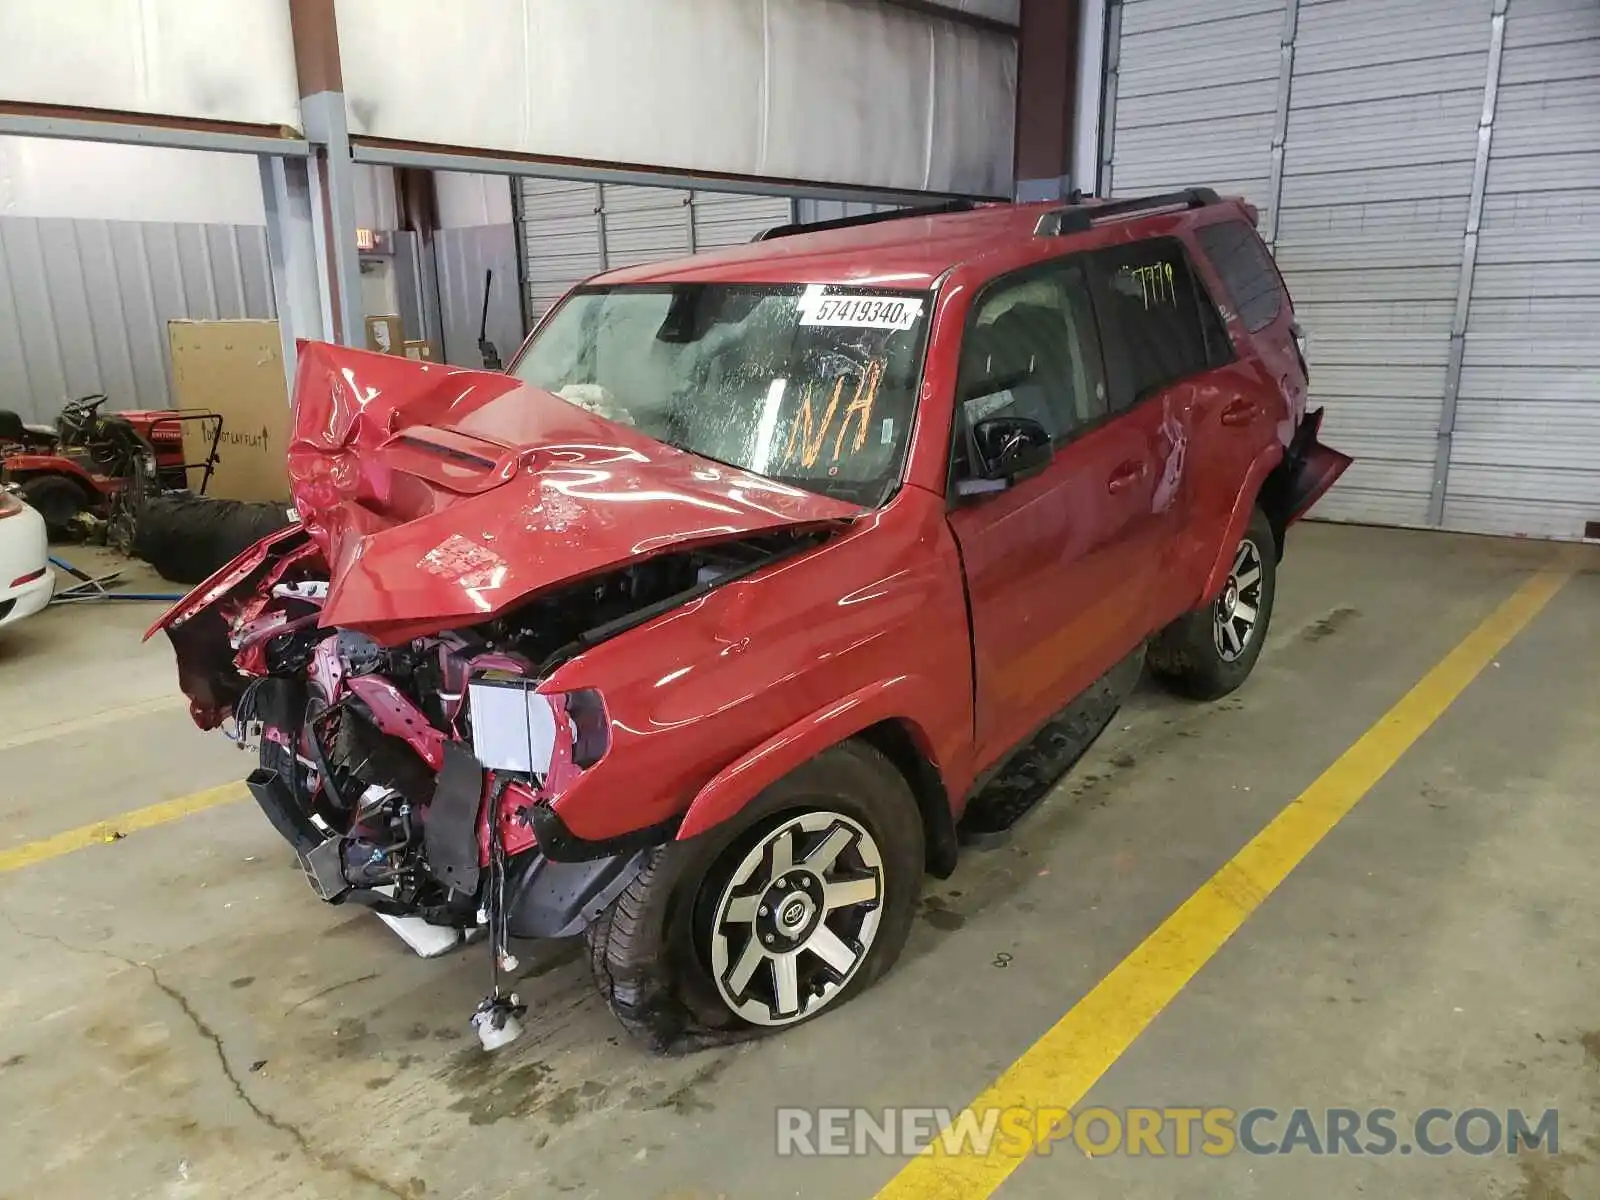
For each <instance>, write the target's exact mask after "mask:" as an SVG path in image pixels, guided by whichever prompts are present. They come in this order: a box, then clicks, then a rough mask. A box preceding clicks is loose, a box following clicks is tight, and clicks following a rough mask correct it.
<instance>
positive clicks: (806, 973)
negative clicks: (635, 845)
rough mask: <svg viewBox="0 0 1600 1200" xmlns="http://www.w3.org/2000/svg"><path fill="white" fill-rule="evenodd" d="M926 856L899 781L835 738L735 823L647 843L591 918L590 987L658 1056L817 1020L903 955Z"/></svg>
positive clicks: (864, 752) (884, 762)
mask: <svg viewBox="0 0 1600 1200" xmlns="http://www.w3.org/2000/svg"><path fill="white" fill-rule="evenodd" d="M830 851H831V853H830ZM923 862H924V859H923V829H922V818H921V815H920V814H919V812H918V810H917V804H916V799H915V798H914V796H913V795H912V793H911V789H910V787H909V786H908V785H907V783H906V781H905V778H904V777H903V776H902V775H901V774H900V772H899V771H898V770H896V769H895V767H894V765H893V764H892V763H890V761H889V760H888V759H887V758H886V757H884V755H883V754H881V753H880V752H879V751H877V750H876V749H874V748H873V747H871V746H868V745H866V744H865V743H863V742H855V741H852V742H846V743H843V744H841V745H838V746H835V747H833V748H831V749H829V750H826V751H824V752H823V753H822V754H820V755H818V756H817V757H816V758H814V759H811V760H810V761H808V762H806V763H803V764H801V765H800V766H799V767H797V768H795V770H793V771H792V772H790V773H789V774H788V775H786V776H784V778H782V779H780V780H778V781H777V782H776V783H774V784H772V785H771V786H770V787H768V788H767V789H766V790H765V791H764V792H762V793H761V795H759V796H758V797H756V799H755V800H753V801H752V802H751V803H750V804H749V805H748V806H747V807H746V809H745V810H744V811H743V812H741V813H740V814H739V816H738V817H737V818H735V819H734V820H731V821H728V822H726V823H724V824H722V825H719V826H717V827H716V828H714V829H712V830H710V831H708V832H707V833H705V834H704V835H702V836H700V837H696V838H693V839H690V840H689V841H685V842H670V843H668V844H667V845H664V846H659V847H656V848H655V849H653V850H651V851H650V852H649V855H648V857H647V859H646V862H645V864H644V868H643V870H642V871H641V872H640V873H639V876H638V877H637V878H636V879H635V880H634V881H633V883H632V884H630V885H629V887H628V888H627V890H626V891H624V892H623V893H622V895H620V896H619V897H618V898H617V899H616V900H615V901H614V902H613V903H612V905H611V906H610V908H608V909H607V910H606V911H605V912H604V913H602V914H601V915H600V917H599V918H597V919H596V920H595V922H594V923H593V924H592V925H591V926H590V927H589V931H588V939H589V952H590V964H591V967H592V968H593V971H594V980H595V986H596V987H597V988H599V990H600V994H601V996H602V997H603V998H604V999H605V1001H606V1003H607V1005H609V1006H610V1008H611V1011H612V1013H613V1014H615V1016H616V1017H617V1020H618V1021H620V1022H621V1023H622V1026H623V1028H624V1029H626V1030H627V1031H628V1033H629V1034H630V1035H631V1036H633V1037H634V1038H635V1039H637V1040H638V1041H640V1042H642V1043H643V1044H644V1045H645V1046H647V1047H648V1048H650V1049H651V1050H654V1051H656V1052H659V1053H682V1052H684V1051H688V1050H694V1049H698V1048H702V1047H706V1046H715V1045H724V1044H727V1043H729V1042H735V1041H741V1040H744V1039H747V1038H751V1037H756V1036H759V1035H760V1034H763V1033H769V1032H772V1031H774V1030H776V1029H779V1028H788V1027H789V1026H791V1025H797V1024H799V1023H801V1022H802V1021H807V1020H811V1019H812V1018H813V1017H815V1016H817V1015H819V1014H820V1013H822V1012H826V1011H831V1010H832V1009H834V1008H837V1007H838V1006H839V1005H840V1004H843V1003H845V1002H846V1001H848V1000H849V999H850V998H852V997H853V996H855V995H857V994H858V993H859V992H861V991H862V989H864V988H866V987H869V986H871V984H872V983H873V982H874V981H875V980H877V979H878V978H879V977H881V976H882V975H883V974H884V973H885V972H886V971H887V970H888V969H889V968H890V967H891V966H892V965H893V964H894V962H895V960H896V959H897V958H898V957H899V955H900V951H901V950H902V949H903V948H904V946H905V942H906V938H907V937H908V936H909V934H910V931H911V921H912V917H913V915H914V909H915V905H916V901H917V896H918V894H919V892H920V891H921V887H922V872H923ZM786 863H787V864H789V865H788V867H785V865H784V864H786ZM873 879H875V882H876V887H875V888H874V887H873V886H872V882H871V880H873ZM857 897H860V898H857ZM747 959H748V960H749V961H748V962H747V961H746V960H747ZM780 960H782V961H781V962H780ZM752 1018H754V1019H752Z"/></svg>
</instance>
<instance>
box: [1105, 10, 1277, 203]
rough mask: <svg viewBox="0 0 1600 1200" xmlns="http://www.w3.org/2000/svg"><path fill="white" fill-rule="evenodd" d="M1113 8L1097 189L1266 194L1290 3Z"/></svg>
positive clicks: (1116, 192) (1260, 196)
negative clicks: (1111, 68) (1105, 135)
mask: <svg viewBox="0 0 1600 1200" xmlns="http://www.w3.org/2000/svg"><path fill="white" fill-rule="evenodd" d="M1118 7H1119V9H1120V12H1119V13H1117V14H1115V15H1114V17H1113V20H1114V21H1115V22H1116V25H1117V28H1119V30H1120V33H1119V36H1118V40H1117V46H1116V47H1115V52H1114V54H1113V55H1112V60H1111V61H1112V62H1113V63H1114V64H1115V72H1114V84H1113V85H1112V90H1113V92H1114V95H1113V96H1111V97H1109V98H1108V102H1109V104H1110V105H1111V106H1112V107H1113V110H1114V113H1115V124H1114V128H1113V130H1112V131H1111V136H1110V138H1109V139H1108V141H1109V146H1108V147H1107V149H1108V150H1109V155H1108V161H1107V162H1106V163H1105V164H1104V167H1103V169H1102V172H1101V179H1100V187H1099V190H1100V191H1101V192H1103V193H1109V194H1114V195H1132V194H1137V193H1139V192H1158V191H1166V190H1171V189H1173V188H1179V187H1186V186H1188V185H1190V184H1198V183H1206V184H1210V185H1212V186H1214V187H1217V188H1218V189H1220V190H1225V191H1228V192H1232V193H1242V194H1244V195H1246V196H1249V197H1250V198H1251V199H1252V200H1254V201H1256V202H1258V203H1261V202H1263V201H1264V199H1265V193H1266V190H1267V182H1268V178H1269V175H1270V172H1271V163H1272V150H1271V147H1272V130H1273V120H1274V114H1275V113H1276V110H1277V95H1278V76H1279V60H1280V53H1279V50H1280V45H1281V42H1282V33H1283V25H1284V7H1283V0H1127V2H1126V3H1124V4H1122V5H1120V6H1118Z"/></svg>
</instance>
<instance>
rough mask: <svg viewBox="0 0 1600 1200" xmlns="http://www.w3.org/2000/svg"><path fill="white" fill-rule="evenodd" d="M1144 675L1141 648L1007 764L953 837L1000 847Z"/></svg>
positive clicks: (978, 794) (981, 790) (976, 796)
mask: <svg viewBox="0 0 1600 1200" xmlns="http://www.w3.org/2000/svg"><path fill="white" fill-rule="evenodd" d="M1143 671H1144V647H1143V646H1140V647H1139V649H1138V650H1136V651H1135V652H1134V653H1132V654H1130V655H1129V656H1128V657H1127V658H1125V659H1123V660H1122V661H1121V662H1119V663H1118V664H1117V665H1116V666H1114V667H1112V668H1111V670H1109V671H1107V672H1106V673H1105V674H1104V675H1102V676H1101V677H1100V678H1099V679H1097V680H1095V681H1094V683H1093V684H1091V685H1090V686H1089V688H1088V689H1087V690H1086V691H1085V692H1084V693H1083V694H1082V695H1081V696H1079V697H1078V698H1077V699H1076V700H1074V701H1073V702H1072V703H1071V704H1069V705H1067V707H1065V708H1063V709H1062V710H1061V711H1060V712H1058V713H1056V715H1055V716H1053V717H1051V718H1050V720H1049V721H1047V722H1046V723H1045V724H1044V726H1043V727H1042V728H1041V729H1040V730H1039V732H1037V733H1036V734H1034V735H1033V737H1032V738H1031V739H1029V740H1028V741H1027V742H1024V743H1023V744H1022V745H1021V746H1019V747H1018V748H1017V749H1016V750H1015V751H1013V752H1012V753H1011V755H1010V756H1009V757H1008V758H1006V759H1005V760H1004V761H1003V762H1002V763H1001V765H1000V767H999V769H998V770H996V771H995V772H994V773H993V774H992V775H990V777H989V778H988V779H987V780H986V781H985V782H984V783H983V784H982V786H981V787H979V789H978V791H977V792H976V794H974V795H973V797H972V799H971V800H970V801H968V803H967V809H966V812H965V813H964V814H963V815H962V817H961V824H960V825H958V826H957V827H956V835H957V837H958V838H959V839H960V841H961V844H962V845H964V846H972V847H975V848H977V849H988V848H991V847H993V846H997V845H1001V844H1003V843H1004V842H1005V841H1006V840H1007V839H1008V836H1009V833H1010V830H1011V829H1012V827H1013V826H1015V825H1016V823H1017V822H1018V821H1020V820H1022V818H1023V817H1024V816H1026V815H1027V814H1028V813H1030V812H1032V811H1033V809H1034V808H1035V807H1036V806H1037V805H1038V803H1039V801H1041V800H1043V799H1044V798H1045V797H1046V796H1048V795H1049V794H1050V792H1051V789H1053V788H1054V787H1055V785H1056V784H1057V783H1059V782H1060V781H1061V778H1062V777H1063V776H1064V775H1066V773H1067V772H1068V771H1070V770H1071V769H1072V766H1073V764H1074V763H1076V762H1077V761H1078V759H1080V758H1082V757H1083V754H1084V752H1085V751H1086V750H1088V749H1089V747H1090V746H1092V745H1093V744H1094V742H1095V739H1096V738H1098V737H1099V736H1100V734H1101V733H1102V732H1104V730H1105V727H1106V726H1107V725H1109V724H1111V718H1112V717H1114V716H1116V715H1117V710H1118V709H1119V708H1121V707H1122V702H1123V701H1124V700H1126V699H1127V698H1128V694H1129V693H1130V692H1132V691H1133V689H1134V685H1135V684H1137V683H1138V682H1139V676H1140V675H1141V674H1142V673H1143Z"/></svg>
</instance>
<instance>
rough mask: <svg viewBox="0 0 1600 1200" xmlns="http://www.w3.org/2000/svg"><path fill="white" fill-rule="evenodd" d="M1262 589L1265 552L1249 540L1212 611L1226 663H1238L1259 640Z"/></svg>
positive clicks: (1219, 650)
mask: <svg viewBox="0 0 1600 1200" xmlns="http://www.w3.org/2000/svg"><path fill="white" fill-rule="evenodd" d="M1261 587H1262V572H1261V550H1260V548H1259V547H1258V546H1257V545H1256V544H1255V542H1254V541H1253V540H1252V539H1251V538H1249V537H1246V538H1245V539H1244V540H1243V541H1242V542H1240V543H1239V550H1238V553H1236V554H1235V555H1234V557H1233V569H1232V570H1231V571H1229V572H1228V582H1227V583H1226V584H1224V585H1223V588H1222V594H1221V595H1220V596H1218V597H1217V600H1216V604H1215V605H1214V606H1213V607H1212V638H1213V640H1214V641H1215V643H1216V647H1217V653H1218V654H1219V655H1220V656H1221V657H1222V661H1223V662H1230V663H1231V662H1234V661H1236V660H1237V659H1238V658H1239V657H1240V655H1242V654H1243V653H1244V652H1245V649H1246V648H1247V647H1248V646H1249V645H1250V640H1251V639H1252V638H1253V637H1254V636H1255V632H1256V625H1257V623H1258V618H1259V616H1260V613H1261Z"/></svg>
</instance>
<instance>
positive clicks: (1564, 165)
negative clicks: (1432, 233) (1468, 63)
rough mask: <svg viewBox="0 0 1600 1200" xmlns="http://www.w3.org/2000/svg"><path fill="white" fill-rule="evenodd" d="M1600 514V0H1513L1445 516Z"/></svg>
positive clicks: (1539, 520) (1499, 528) (1562, 532)
mask: <svg viewBox="0 0 1600 1200" xmlns="http://www.w3.org/2000/svg"><path fill="white" fill-rule="evenodd" d="M1589 521H1600V4H1596V3H1595V2H1594V0H1511V3H1510V5H1509V7H1508V10H1507V21H1506V39H1505V54H1504V59H1503V61H1502V64H1501V87H1500V92H1499V97H1498V102H1497V104H1496V107H1495V120H1494V139H1493V142H1492V152H1491V154H1490V159H1489V175H1488V181H1487V188H1486V194H1485V200H1484V207H1483V221H1482V229H1481V233H1480V237H1479V243H1478V259H1477V269H1476V271H1475V272H1474V275H1473V280H1472V305H1471V308H1470V310H1469V313H1468V322H1467V336H1466V346H1465V358H1464V360H1463V368H1462V372H1461V389H1460V398H1459V400H1458V402H1457V407H1456V419H1455V431H1454V435H1453V438H1452V442H1451V454H1450V473H1449V482H1448V488H1447V491H1446V494H1445V507H1444V523H1445V525H1446V526H1448V527H1450V528H1456V529H1473V530H1484V531H1490V532H1497V533H1519V534H1533V535H1544V536H1551V537H1564V538H1572V537H1581V536H1583V532H1584V525H1585V523H1586V522H1589Z"/></svg>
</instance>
